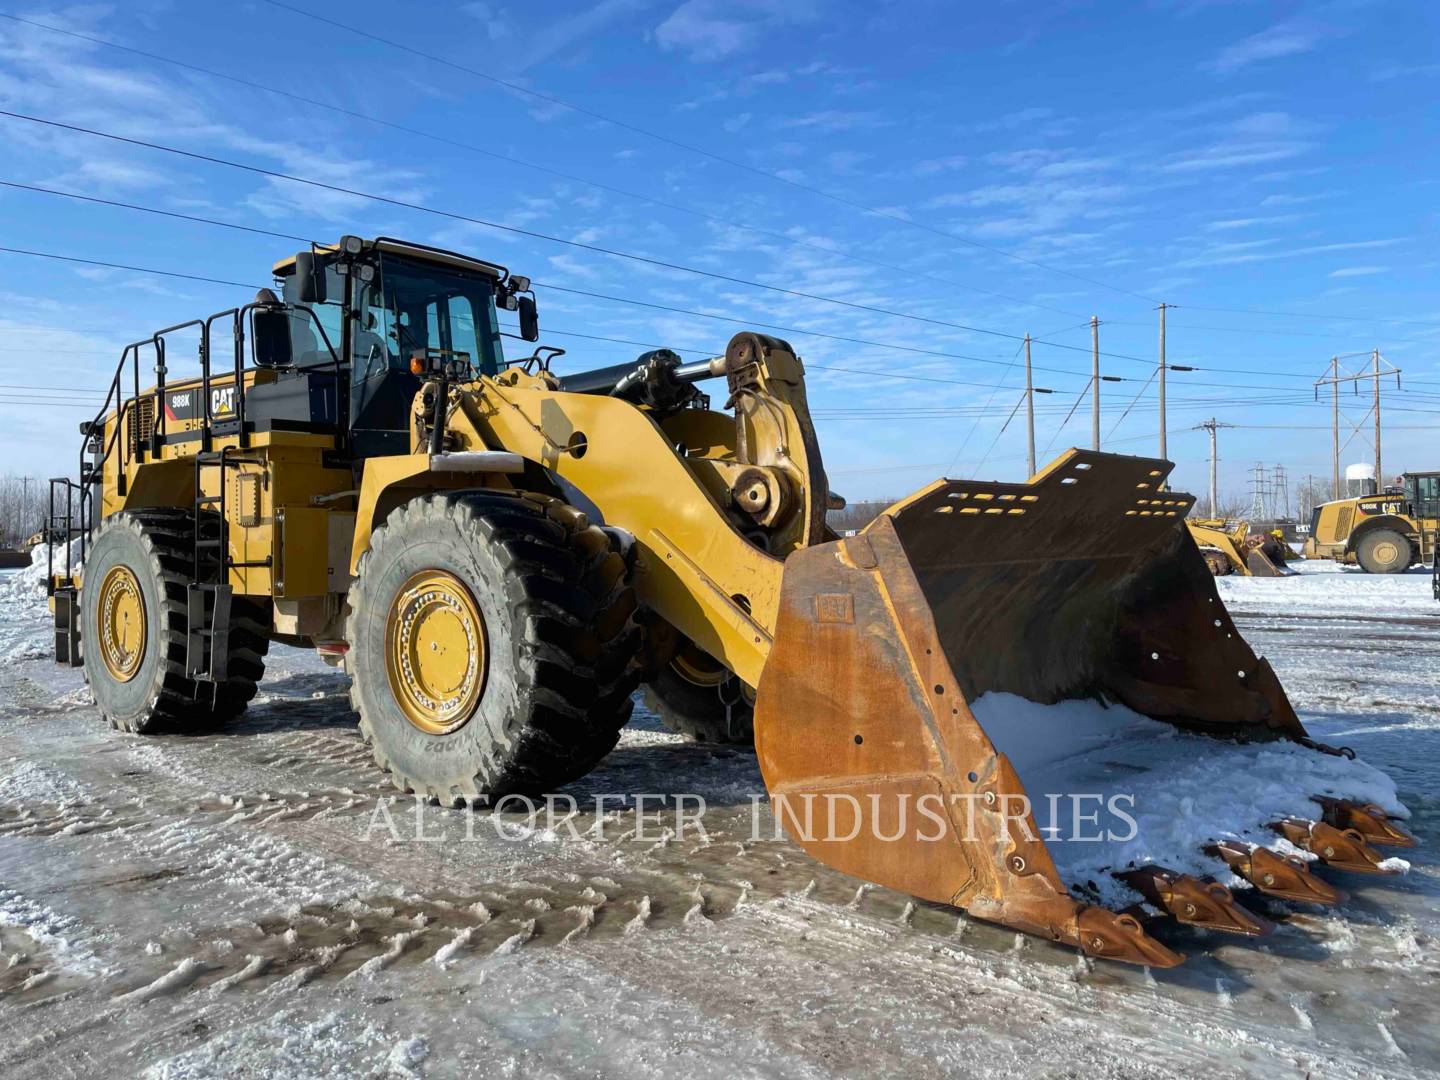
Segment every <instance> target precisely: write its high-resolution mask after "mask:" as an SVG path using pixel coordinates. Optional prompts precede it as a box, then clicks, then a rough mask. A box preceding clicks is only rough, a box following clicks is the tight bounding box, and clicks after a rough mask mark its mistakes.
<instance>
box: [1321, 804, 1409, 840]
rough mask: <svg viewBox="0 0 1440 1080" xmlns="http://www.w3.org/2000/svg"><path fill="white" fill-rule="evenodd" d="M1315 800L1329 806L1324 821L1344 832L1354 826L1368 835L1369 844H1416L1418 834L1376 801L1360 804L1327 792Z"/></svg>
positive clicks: (1364, 834)
mask: <svg viewBox="0 0 1440 1080" xmlns="http://www.w3.org/2000/svg"><path fill="white" fill-rule="evenodd" d="M1315 801H1316V802H1318V803H1319V804H1320V805H1321V806H1323V807H1324V808H1325V816H1324V819H1323V820H1324V822H1325V824H1327V825H1333V826H1334V827H1335V828H1337V829H1340V830H1341V831H1344V830H1346V829H1352V830H1354V831H1355V832H1358V833H1359V834H1360V835H1361V836H1363V837H1364V838H1365V842H1366V843H1367V844H1379V845H1383V846H1386V847H1405V848H1408V847H1414V846H1415V844H1416V840H1415V837H1413V836H1411V835H1410V834H1409V833H1407V832H1406V831H1405V830H1404V829H1401V828H1400V827H1398V826H1397V825H1395V824H1394V822H1392V821H1391V819H1390V815H1388V814H1387V813H1385V811H1384V810H1382V809H1381V808H1380V807H1378V806H1376V805H1375V804H1374V803H1357V802H1351V801H1350V800H1349V799H1327V798H1325V797H1324V796H1323V795H1319V796H1316V797H1315Z"/></svg>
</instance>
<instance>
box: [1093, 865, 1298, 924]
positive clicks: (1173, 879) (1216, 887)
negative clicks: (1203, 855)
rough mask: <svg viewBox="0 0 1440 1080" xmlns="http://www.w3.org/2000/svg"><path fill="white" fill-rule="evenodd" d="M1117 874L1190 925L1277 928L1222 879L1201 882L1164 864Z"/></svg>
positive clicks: (1161, 907)
mask: <svg viewBox="0 0 1440 1080" xmlns="http://www.w3.org/2000/svg"><path fill="white" fill-rule="evenodd" d="M1115 877H1116V878H1118V879H1119V880H1120V881H1123V882H1124V883H1125V884H1126V885H1129V886H1130V887H1131V888H1132V889H1134V890H1135V891H1136V892H1138V893H1139V894H1140V895H1141V896H1143V897H1145V899H1146V900H1148V901H1150V903H1152V904H1154V905H1155V906H1156V907H1158V908H1160V909H1161V910H1163V911H1166V912H1168V913H1169V914H1171V915H1173V916H1175V919H1176V921H1178V922H1182V923H1185V924H1187V925H1189V926H1201V927H1204V928H1205V929H1207V930H1219V931H1222V932H1223V933H1227V934H1247V935H1250V936H1252V937H1256V936H1259V935H1261V934H1268V933H1270V931H1272V930H1274V929H1275V926H1274V924H1273V923H1271V922H1270V921H1269V920H1268V919H1262V918H1261V917H1260V916H1259V915H1256V914H1255V913H1254V912H1252V911H1247V910H1246V909H1245V908H1244V907H1242V906H1241V905H1239V904H1237V903H1236V902H1235V897H1234V896H1233V895H1231V893H1230V890H1229V889H1227V888H1226V887H1225V886H1224V885H1221V884H1220V883H1219V882H1218V881H1201V880H1200V879H1199V878H1197V877H1192V876H1191V875H1190V874H1182V873H1180V872H1178V871H1176V870H1170V869H1167V868H1166V867H1163V866H1142V867H1139V868H1138V869H1135V870H1125V871H1122V872H1120V873H1117V874H1116V875H1115Z"/></svg>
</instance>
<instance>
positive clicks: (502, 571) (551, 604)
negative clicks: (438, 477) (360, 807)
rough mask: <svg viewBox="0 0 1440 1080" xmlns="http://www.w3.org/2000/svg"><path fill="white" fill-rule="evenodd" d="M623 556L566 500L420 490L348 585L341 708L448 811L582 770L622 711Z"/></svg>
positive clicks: (629, 597)
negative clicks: (347, 700) (346, 682)
mask: <svg viewBox="0 0 1440 1080" xmlns="http://www.w3.org/2000/svg"><path fill="white" fill-rule="evenodd" d="M629 569H630V568H629V565H628V564H627V562H626V559H625V557H624V556H623V555H622V554H621V553H620V552H619V551H618V550H617V547H616V544H615V543H614V541H613V540H612V538H611V536H610V534H608V533H606V532H605V531H604V530H602V529H599V528H597V527H595V526H592V525H590V524H588V523H587V521H586V519H585V516H584V515H583V514H581V513H580V512H579V511H577V510H575V509H574V508H573V507H571V506H569V505H567V504H566V503H564V502H562V501H560V500H558V499H553V498H550V497H548V496H544V495H534V494H520V493H514V492H506V491H468V492H451V493H445V494H440V495H433V496H429V497H425V498H419V499H415V500H414V501H412V502H410V503H407V504H406V505H404V506H402V507H400V508H399V509H398V510H396V511H395V512H394V513H393V514H391V515H390V517H389V519H388V520H387V521H386V522H385V524H384V525H383V526H381V527H380V528H378V529H376V530H375V533H374V535H373V536H372V538H371V544H370V549H369V550H368V551H367V552H366V553H365V554H364V555H363V556H362V557H361V560H360V565H359V568H358V571H359V572H358V577H357V580H356V583H355V585H354V587H353V588H352V590H351V596H350V607H351V611H352V615H351V624H350V630H349V633H348V634H347V636H348V637H349V639H350V652H349V655H348V658H347V666H348V667H349V669H350V673H351V675H352V676H353V682H352V688H351V702H352V704H353V705H354V707H355V709H356V711H357V712H358V713H359V714H360V731H361V734H362V736H363V737H364V738H365V741H366V742H367V743H368V744H369V745H370V747H371V750H372V751H373V753H374V755H375V760H376V761H377V762H378V763H379V764H380V766H381V767H382V768H383V769H385V770H386V772H388V773H389V774H390V778H391V781H392V782H393V783H394V784H395V786H396V787H398V788H400V789H401V790H403V791H407V792H415V793H418V794H421V795H425V796H427V797H429V798H431V799H433V800H436V801H439V802H443V803H447V804H450V805H461V804H464V803H467V802H471V801H473V800H478V799H480V798H481V797H482V796H488V797H490V798H492V799H495V798H500V797H502V796H504V795H508V794H520V795H532V794H540V793H543V792H546V791H550V790H553V789H554V788H557V787H559V786H561V785H563V784H566V783H569V782H570V781H572V780H575V779H578V778H579V777H581V776H584V775H585V774H586V773H587V772H589V771H590V770H591V769H592V768H594V767H595V765H596V764H598V763H599V761H600V760H601V759H602V758H603V757H604V756H605V755H606V754H608V753H609V752H610V750H611V749H612V748H613V747H614V746H615V743H616V740H617V739H618V738H619V735H620V729H621V728H622V727H624V726H625V722H626V721H627V720H628V719H629V717H630V710H631V707H632V703H631V699H630V695H631V693H632V692H633V690H634V688H635V682H636V679H637V678H638V675H637V673H636V671H635V670H634V665H633V664H632V663H631V661H632V660H633V658H634V655H635V651H636V649H637V647H638V644H639V633H638V630H637V629H636V627H635V625H634V620H633V616H634V613H635V596H634V592H633V590H632V589H631V587H630V580H629V577H630V573H629Z"/></svg>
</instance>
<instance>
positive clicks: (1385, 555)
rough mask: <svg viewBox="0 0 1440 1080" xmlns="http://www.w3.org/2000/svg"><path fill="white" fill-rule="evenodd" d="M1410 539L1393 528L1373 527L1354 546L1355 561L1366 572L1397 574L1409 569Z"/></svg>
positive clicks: (1411, 555)
mask: <svg viewBox="0 0 1440 1080" xmlns="http://www.w3.org/2000/svg"><path fill="white" fill-rule="evenodd" d="M1413 556H1414V552H1413V551H1412V549H1411V547H1410V541H1409V540H1408V539H1407V538H1406V537H1404V536H1402V535H1401V534H1400V533H1398V532H1396V531H1395V530H1394V529H1375V530H1374V531H1372V532H1368V533H1366V534H1365V535H1364V536H1362V537H1361V538H1360V543H1358V544H1357V545H1356V546H1355V561H1356V562H1358V563H1359V564H1360V568H1361V569H1362V570H1364V571H1365V572H1366V573H1367V574H1398V573H1401V572H1402V571H1404V570H1407V569H1409V567H1410V562H1411V560H1412V558H1413Z"/></svg>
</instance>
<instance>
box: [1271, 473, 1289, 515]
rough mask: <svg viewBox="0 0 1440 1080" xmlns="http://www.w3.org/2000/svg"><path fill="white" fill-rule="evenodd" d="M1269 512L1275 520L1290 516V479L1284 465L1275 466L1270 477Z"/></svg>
mask: <svg viewBox="0 0 1440 1080" xmlns="http://www.w3.org/2000/svg"><path fill="white" fill-rule="evenodd" d="M1270 510H1271V513H1272V514H1273V515H1274V516H1275V517H1276V518H1289V516H1290V478H1289V476H1288V474H1287V473H1286V472H1285V466H1284V465H1276V466H1275V470H1274V472H1272V473H1271V475H1270Z"/></svg>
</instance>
